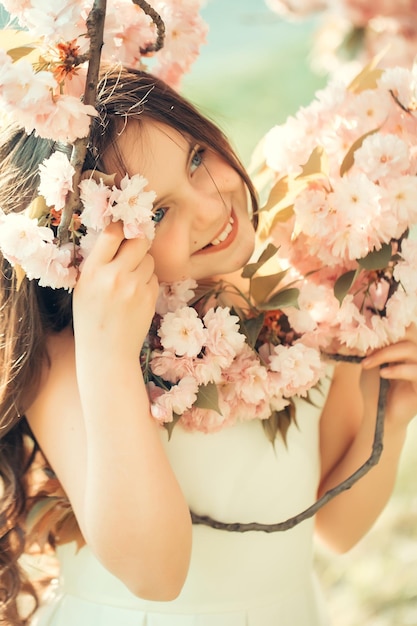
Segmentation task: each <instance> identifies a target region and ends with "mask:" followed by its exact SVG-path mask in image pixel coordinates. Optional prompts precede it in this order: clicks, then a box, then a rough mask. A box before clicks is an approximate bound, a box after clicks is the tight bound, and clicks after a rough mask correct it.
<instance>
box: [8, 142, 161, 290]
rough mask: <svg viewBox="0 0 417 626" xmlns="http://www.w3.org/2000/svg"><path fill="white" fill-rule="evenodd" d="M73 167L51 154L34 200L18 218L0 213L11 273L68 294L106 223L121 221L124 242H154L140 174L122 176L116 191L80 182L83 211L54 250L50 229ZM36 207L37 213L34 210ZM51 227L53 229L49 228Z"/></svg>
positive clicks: (90, 181) (147, 195)
mask: <svg viewBox="0 0 417 626" xmlns="http://www.w3.org/2000/svg"><path fill="white" fill-rule="evenodd" d="M72 176H73V167H72V166H71V164H70V163H69V161H68V158H67V157H66V155H64V154H63V153H62V152H54V153H53V154H52V156H51V157H49V159H45V161H44V162H43V163H42V164H41V166H40V185H39V191H40V194H41V195H40V196H39V197H38V198H37V199H36V200H35V202H34V203H33V204H32V205H30V206H29V208H28V209H27V210H26V211H24V212H22V213H8V214H5V213H4V212H3V211H1V209H0V250H1V252H2V254H3V256H4V257H5V258H6V259H7V260H8V261H9V263H11V265H12V266H14V267H15V268H19V270H21V271H22V272H23V273H24V275H25V276H26V277H27V278H28V279H29V280H32V279H37V280H38V282H39V285H41V286H42V287H52V288H53V289H56V288H64V289H68V290H70V289H72V288H73V287H74V286H75V283H76V280H77V276H78V273H79V271H80V270H81V269H82V263H83V260H84V259H85V258H86V257H87V256H88V253H89V252H90V250H91V248H92V247H93V245H94V242H95V240H96V238H97V236H98V234H99V233H100V232H101V231H102V230H103V229H104V228H105V227H106V226H107V225H108V224H109V223H110V222H111V221H113V222H115V221H118V220H122V221H123V230H124V235H125V237H126V239H130V238H134V237H147V238H148V240H149V241H151V240H152V239H153V237H154V230H155V224H154V222H153V219H152V218H153V212H152V206H153V205H152V203H153V201H154V199H155V193H154V192H153V191H145V189H144V188H145V187H146V186H147V182H148V181H147V180H146V178H144V177H143V176H141V175H140V174H134V175H133V176H132V177H129V176H127V175H126V176H125V177H124V178H123V179H122V181H121V183H120V186H119V187H116V186H114V185H113V186H112V187H109V186H108V185H105V184H104V182H103V179H102V178H99V180H98V181H96V180H95V179H94V178H93V177H87V178H85V179H84V180H83V181H81V183H80V192H81V200H82V202H83V207H84V208H83V211H82V213H81V214H80V215H74V216H73V219H72V224H71V232H72V241H71V242H69V243H66V244H64V245H61V246H59V245H57V242H56V237H55V232H56V231H55V228H56V225H57V224H59V222H60V218H61V215H60V213H61V211H62V208H63V207H64V204H65V199H66V195H67V193H68V191H70V190H71V189H72ZM39 207H40V208H39ZM54 227H55V228H54Z"/></svg>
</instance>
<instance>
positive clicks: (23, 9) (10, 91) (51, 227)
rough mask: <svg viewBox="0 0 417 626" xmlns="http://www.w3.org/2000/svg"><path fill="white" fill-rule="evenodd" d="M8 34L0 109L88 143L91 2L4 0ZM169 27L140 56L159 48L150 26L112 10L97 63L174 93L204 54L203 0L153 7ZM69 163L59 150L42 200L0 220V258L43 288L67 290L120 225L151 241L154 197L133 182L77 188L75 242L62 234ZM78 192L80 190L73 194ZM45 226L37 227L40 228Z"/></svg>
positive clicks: (114, 6)
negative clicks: (151, 78)
mask: <svg viewBox="0 0 417 626" xmlns="http://www.w3.org/2000/svg"><path fill="white" fill-rule="evenodd" d="M2 4H3V6H4V7H5V9H6V10H7V11H8V12H9V14H10V19H11V24H10V26H11V28H13V27H15V26H18V27H19V29H20V30H18V31H12V30H10V29H6V30H5V31H4V32H3V35H4V36H3V39H2V35H1V34H0V45H1V44H2V43H3V41H4V43H5V45H3V49H2V48H0V107H1V110H2V114H3V115H4V116H5V117H6V118H7V119H8V120H11V121H14V122H16V123H17V124H18V125H19V126H21V127H23V128H24V129H25V131H26V132H27V133H28V134H29V133H31V132H34V133H35V134H36V135H37V136H40V137H44V138H47V139H52V140H54V141H57V142H65V143H68V144H73V143H74V142H76V141H77V140H79V139H81V138H83V137H87V136H88V133H89V128H90V122H91V118H92V117H93V116H95V115H96V114H97V112H96V110H95V108H94V107H93V106H91V105H85V104H83V102H82V100H81V97H82V95H83V94H84V90H85V78H86V71H87V69H86V66H87V60H86V57H85V54H86V52H87V51H88V47H89V39H88V37H86V33H87V25H86V20H87V17H88V15H89V13H90V11H91V9H92V5H93V1H92V0H54V2H50V3H47V4H45V2H44V0H4V1H3V3H2ZM151 4H152V6H153V8H154V9H155V10H156V11H157V12H158V13H159V14H160V15H161V17H162V19H163V21H164V24H165V33H166V35H165V41H164V46H163V48H162V49H161V50H159V51H158V52H156V53H147V54H146V55H144V54H142V53H141V50H145V49H147V48H148V47H149V45H150V44H152V43H153V42H154V41H155V38H156V29H155V27H154V25H153V22H152V20H151V19H150V17H149V16H147V15H146V14H145V13H144V12H143V11H142V9H141V8H140V7H139V6H137V5H136V4H134V3H133V2H132V1H131V0H110V1H109V2H108V3H107V9H106V21H105V29H104V46H103V48H102V52H101V61H102V62H103V61H104V62H105V61H110V62H112V61H113V62H116V63H123V64H125V65H128V66H130V67H134V68H140V69H146V70H147V71H150V72H151V73H153V74H154V75H158V76H159V77H161V78H162V79H163V80H165V81H166V82H168V83H170V84H171V85H172V86H173V87H178V85H179V82H180V79H181V77H182V75H183V74H184V73H185V72H187V71H188V70H189V69H190V67H191V64H192V63H193V62H194V60H195V59H196V58H197V56H198V54H199V47H200V45H201V43H203V42H204V41H205V35H206V31H207V26H206V24H205V22H204V21H203V20H202V18H201V16H200V14H199V10H200V5H201V2H200V0H179V1H178V0H164V1H162V0H154V2H152V3H151ZM74 173H75V170H74V168H73V166H72V164H71V162H70V159H69V158H68V157H67V156H66V155H65V154H63V153H61V152H56V153H54V154H53V155H52V157H51V158H50V159H48V160H46V161H44V163H42V164H41V166H40V181H41V182H40V185H39V198H37V200H36V201H35V202H34V203H33V204H32V205H31V206H29V207H28V208H27V209H26V210H25V211H24V212H23V213H21V214H19V215H11V214H10V215H5V214H4V213H3V212H2V211H1V213H0V250H1V252H2V253H3V255H4V256H5V257H6V258H7V259H8V260H9V261H10V263H12V264H13V266H15V267H17V268H18V269H19V270H20V271H21V273H22V272H23V274H25V275H26V276H27V277H28V278H29V279H38V280H39V284H40V285H42V286H50V287H53V288H59V287H63V288H66V289H71V288H72V287H73V286H74V284H75V281H76V278H77V273H78V271H79V269H80V266H81V264H82V260H83V259H84V258H85V256H86V255H87V254H88V251H89V249H91V245H92V243H93V241H94V239H95V237H96V235H97V234H98V232H100V230H102V229H103V228H104V227H105V226H106V224H108V223H109V222H110V221H116V220H122V221H123V224H124V232H125V236H126V237H137V236H146V237H147V238H148V239H150V240H151V239H152V237H153V232H154V224H153V221H152V202H153V200H154V193H153V192H152V191H149V190H146V191H145V187H146V184H147V181H146V180H145V179H144V178H143V177H141V176H139V175H137V176H133V177H132V178H129V177H125V178H124V179H123V180H122V183H121V187H120V189H116V188H115V187H114V186H108V185H107V184H105V183H104V182H103V181H104V178H102V179H101V180H100V179H99V180H98V181H97V180H95V179H93V178H90V179H88V180H87V179H86V180H84V181H82V183H81V185H80V193H81V202H82V211H78V212H77V213H74V215H73V218H72V221H71V224H70V228H69V230H70V243H65V244H64V245H62V246H60V245H59V243H58V241H57V238H56V234H57V227H58V226H59V224H60V218H61V214H62V210H63V208H64V206H65V203H66V202H67V199H68V197H69V194H70V193H71V192H73V191H74V189H73V179H74ZM76 191H77V193H78V190H76ZM37 226H39V228H37Z"/></svg>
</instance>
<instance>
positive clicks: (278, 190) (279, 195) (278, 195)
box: [262, 176, 290, 211]
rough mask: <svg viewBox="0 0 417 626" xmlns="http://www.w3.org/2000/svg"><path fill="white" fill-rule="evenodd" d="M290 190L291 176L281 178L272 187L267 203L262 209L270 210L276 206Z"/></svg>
mask: <svg viewBox="0 0 417 626" xmlns="http://www.w3.org/2000/svg"><path fill="white" fill-rule="evenodd" d="M289 192H290V185H289V178H288V176H284V177H283V178H280V179H279V180H278V181H277V182H276V183H275V185H274V186H273V187H272V189H271V191H270V193H269V196H268V200H267V202H266V204H265V205H264V206H263V207H262V211H269V210H270V209H272V208H273V207H274V206H276V205H277V204H279V203H280V202H282V200H283V199H284V198H286V197H287V196H288V194H289Z"/></svg>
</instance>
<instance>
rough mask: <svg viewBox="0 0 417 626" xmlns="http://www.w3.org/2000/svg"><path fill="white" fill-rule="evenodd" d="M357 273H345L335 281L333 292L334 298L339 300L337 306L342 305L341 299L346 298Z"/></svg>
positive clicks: (353, 271)
mask: <svg viewBox="0 0 417 626" xmlns="http://www.w3.org/2000/svg"><path fill="white" fill-rule="evenodd" d="M357 273H358V272H357V271H356V270H351V271H350V272H346V273H345V274H342V275H341V276H339V278H338V279H337V280H336V282H335V284H334V287H333V292H334V295H335V296H336V298H337V299H338V300H339V304H342V301H343V298H344V297H345V296H346V294H347V292H348V291H349V289H350V288H351V287H352V285H353V283H354V281H355V278H356V276H357Z"/></svg>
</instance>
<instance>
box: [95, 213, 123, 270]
mask: <svg viewBox="0 0 417 626" xmlns="http://www.w3.org/2000/svg"><path fill="white" fill-rule="evenodd" d="M123 240H124V234H123V224H122V222H120V221H119V222H111V223H110V224H109V225H108V226H106V228H105V229H104V230H103V231H102V232H101V233H100V234H99V236H98V237H97V240H96V242H95V244H94V248H93V249H92V251H91V254H89V257H88V258H91V259H95V260H96V262H98V263H100V264H101V263H103V264H104V263H109V262H110V261H111V260H112V259H113V258H114V257H115V255H116V254H117V252H118V250H119V248H120V245H121V244H122V242H123ZM87 261H88V259H87ZM90 263H91V261H90Z"/></svg>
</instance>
